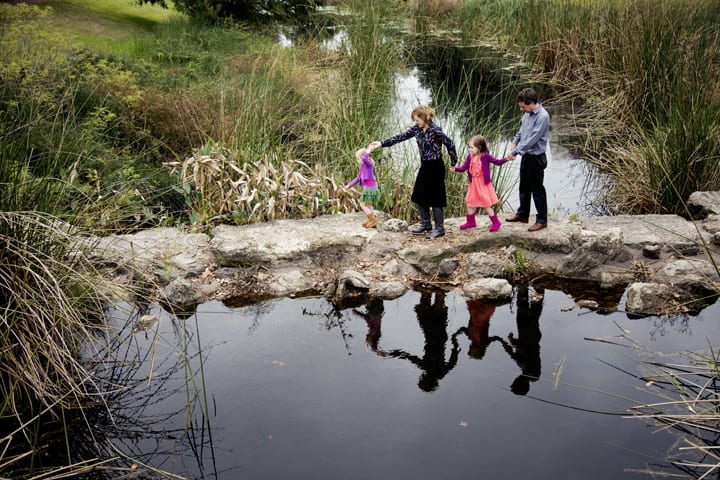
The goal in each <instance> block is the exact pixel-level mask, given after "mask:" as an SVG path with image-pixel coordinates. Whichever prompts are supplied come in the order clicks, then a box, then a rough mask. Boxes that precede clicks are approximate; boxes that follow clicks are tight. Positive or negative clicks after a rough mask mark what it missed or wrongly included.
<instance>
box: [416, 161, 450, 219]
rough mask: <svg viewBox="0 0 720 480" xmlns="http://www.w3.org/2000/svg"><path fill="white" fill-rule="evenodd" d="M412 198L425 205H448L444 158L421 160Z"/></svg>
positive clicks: (443, 206) (442, 206) (441, 206)
mask: <svg viewBox="0 0 720 480" xmlns="http://www.w3.org/2000/svg"><path fill="white" fill-rule="evenodd" d="M410 199H411V200H412V201H413V202H414V203H417V204H418V205H422V206H425V207H440V208H445V207H446V206H447V194H446V193H445V162H444V161H442V160H430V161H421V162H420V170H418V174H417V178H415V187H414V188H413V193H412V197H410Z"/></svg>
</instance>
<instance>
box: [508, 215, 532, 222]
mask: <svg viewBox="0 0 720 480" xmlns="http://www.w3.org/2000/svg"><path fill="white" fill-rule="evenodd" d="M505 221H506V222H520V223H528V219H527V218H525V217H521V216H520V215H514V216H512V217H510V218H506V219H505Z"/></svg>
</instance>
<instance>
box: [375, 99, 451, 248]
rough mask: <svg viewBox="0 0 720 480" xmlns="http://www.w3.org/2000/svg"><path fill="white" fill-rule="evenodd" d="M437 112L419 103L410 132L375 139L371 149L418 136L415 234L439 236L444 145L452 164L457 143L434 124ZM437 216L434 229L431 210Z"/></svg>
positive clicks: (442, 229)
mask: <svg viewBox="0 0 720 480" xmlns="http://www.w3.org/2000/svg"><path fill="white" fill-rule="evenodd" d="M434 116H435V111H434V110H433V109H432V108H431V107H429V106H428V105H420V106H418V107H415V109H414V110H413V111H412V115H411V118H412V120H413V122H415V125H413V126H412V127H410V128H409V129H408V130H407V131H405V132H403V133H400V134H398V135H395V136H394V137H390V138H387V139H385V140H383V141H381V142H377V141H375V142H372V143H370V145H368V148H369V149H370V150H371V151H372V150H375V149H376V148H379V147H390V146H392V145H395V144H396V143H400V142H404V141H405V140H409V139H411V138H415V140H416V141H417V144H418V149H419V151H420V169H419V170H418V174H417V177H416V178H415V186H414V187H413V193H412V197H411V200H412V201H413V202H414V203H415V204H416V205H417V208H418V212H419V214H420V225H419V226H418V227H417V228H415V229H413V230H412V233H414V234H418V235H419V234H423V233H424V234H425V237H426V238H437V237H442V236H443V235H445V224H444V212H443V209H444V208H445V207H446V206H447V195H446V193H445V162H444V161H443V157H442V146H443V145H445V148H446V149H447V152H448V154H449V155H450V165H452V166H455V164H456V163H457V151H456V150H455V143H454V142H453V141H452V139H450V137H448V136H447V135H445V133H443V131H442V130H441V129H440V127H438V126H437V125H435V124H434V123H433V117H434ZM431 208H432V212H433V217H434V218H435V229H433V227H432V223H431V222H430V209H431Z"/></svg>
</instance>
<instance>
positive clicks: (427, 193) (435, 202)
mask: <svg viewBox="0 0 720 480" xmlns="http://www.w3.org/2000/svg"><path fill="white" fill-rule="evenodd" d="M517 103H518V107H519V108H520V110H521V111H522V112H523V115H522V120H521V123H520V129H519V130H518V132H517V133H516V134H515V137H514V138H513V141H512V144H511V145H510V151H509V152H508V154H507V155H506V156H505V157H504V158H496V157H494V156H493V155H492V154H491V153H490V151H489V148H488V145H487V140H486V139H485V137H483V136H482V135H475V136H473V137H472V138H471V139H470V140H469V141H468V151H469V153H468V155H467V157H466V159H465V162H464V163H463V164H462V165H461V166H456V165H457V160H458V158H457V150H456V148H455V144H454V142H453V141H452V139H451V138H450V137H448V136H447V135H446V134H445V133H444V132H443V131H442V129H441V128H440V127H439V126H438V125H436V124H435V123H434V122H433V117H434V114H435V112H434V110H433V109H432V108H431V107H429V106H428V105H420V106H418V107H416V108H415V109H413V111H412V114H411V118H412V121H413V122H414V123H415V124H414V125H413V126H412V127H410V128H408V129H407V130H406V131H405V132H402V133H399V134H397V135H395V136H393V137H390V138H387V139H385V140H382V141H374V142H371V143H370V144H369V145H368V146H367V148H361V149H359V150H358V151H357V152H356V157H357V161H358V166H359V171H358V174H357V176H356V177H355V178H354V179H353V180H351V181H350V182H349V183H348V184H347V185H346V186H345V189H346V190H347V189H350V188H352V187H354V186H356V185H360V186H361V187H362V194H361V196H360V207H361V208H362V210H363V212H365V214H366V215H367V217H368V219H367V221H366V222H364V223H363V227H365V228H373V227H375V226H376V225H377V223H378V220H377V217H376V216H375V210H374V204H375V202H376V200H377V198H378V196H379V191H378V186H377V181H376V180H375V174H374V161H373V159H372V157H371V153H372V151H373V150H375V149H377V148H380V147H390V146H392V145H395V144H397V143H400V142H404V141H405V140H409V139H411V138H415V140H416V141H417V145H418V150H419V153H420V168H419V170H418V173H417V177H416V178H415V186H414V187H413V192H412V196H411V200H412V201H413V203H415V205H416V206H417V209H418V213H419V215H420V224H419V225H418V226H417V227H416V228H414V229H413V230H411V231H412V233H413V234H417V235H422V234H424V235H425V238H429V239H433V238H437V237H442V236H444V235H445V225H444V211H443V209H444V208H445V207H446V206H447V194H446V191H445V163H444V161H443V157H442V148H443V146H444V147H445V149H446V150H447V153H448V155H449V156H450V164H451V167H450V170H451V171H453V172H467V175H468V180H469V181H468V187H467V193H466V195H465V205H466V206H467V214H466V221H465V223H463V224H462V225H460V229H461V230H466V229H469V228H474V227H476V226H477V224H476V222H475V214H476V212H477V210H478V209H480V208H482V209H483V210H484V211H485V213H486V214H487V215H488V216H489V217H490V228H489V230H490V232H496V231H498V230H499V229H500V226H501V225H502V224H501V222H500V220H499V219H498V217H497V214H496V213H495V211H494V210H493V205H495V204H497V203H498V201H499V199H498V196H497V194H496V192H495V189H494V187H493V184H492V181H491V177H490V164H491V163H493V164H495V165H502V164H504V163H505V162H507V161H509V160H513V159H515V157H517V156H518V155H520V156H521V158H522V159H521V162H520V185H519V192H520V206H519V208H518V209H517V212H516V213H515V215H513V216H512V217H510V218H507V219H505V221H507V222H522V223H528V222H529V218H530V199H531V198H532V200H533V202H534V204H535V210H536V217H535V223H534V224H533V225H531V226H530V228H528V230H529V231H531V232H535V231H538V230H542V229H544V228H546V227H547V196H546V192H545V186H544V184H543V182H544V176H545V168H546V167H547V157H546V154H545V152H546V149H547V145H548V134H549V129H550V115H549V114H548V112H547V110H545V108H544V107H543V106H542V104H540V103H539V102H538V97H537V93H536V92H535V90H533V89H532V88H525V89H523V90H521V91H520V93H518V95H517ZM431 211H432V217H433V218H434V220H435V228H433V226H432V221H431V215H430V212H431Z"/></svg>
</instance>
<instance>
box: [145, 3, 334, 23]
mask: <svg viewBox="0 0 720 480" xmlns="http://www.w3.org/2000/svg"><path fill="white" fill-rule="evenodd" d="M138 3H140V4H154V5H161V6H163V7H165V8H167V7H168V2H167V1H166V0H138ZM322 3H323V2H322V0H173V1H172V4H173V5H174V7H175V8H176V9H177V10H178V11H180V12H183V13H185V14H187V15H188V16H190V17H192V18H195V19H197V20H204V21H217V20H218V19H223V18H232V19H235V20H251V21H262V20H265V21H267V20H277V19H295V20H299V19H301V18H307V16H308V15H309V14H310V13H312V12H313V11H314V10H315V8H317V6H318V5H322Z"/></svg>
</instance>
